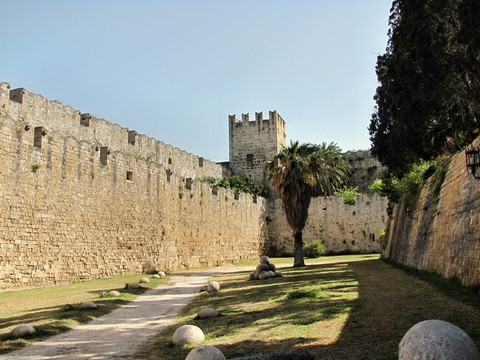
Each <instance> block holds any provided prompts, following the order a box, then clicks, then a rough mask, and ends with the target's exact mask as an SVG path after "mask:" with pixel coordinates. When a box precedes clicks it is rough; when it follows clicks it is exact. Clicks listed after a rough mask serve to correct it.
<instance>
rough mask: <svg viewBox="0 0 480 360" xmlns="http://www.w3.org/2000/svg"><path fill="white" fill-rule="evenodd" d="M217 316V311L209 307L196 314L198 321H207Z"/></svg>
mask: <svg viewBox="0 0 480 360" xmlns="http://www.w3.org/2000/svg"><path fill="white" fill-rule="evenodd" d="M217 316H218V311H217V310H215V309H214V308H211V307H209V308H203V309H201V310H200V311H199V312H198V317H199V318H200V319H209V318H214V317H217Z"/></svg>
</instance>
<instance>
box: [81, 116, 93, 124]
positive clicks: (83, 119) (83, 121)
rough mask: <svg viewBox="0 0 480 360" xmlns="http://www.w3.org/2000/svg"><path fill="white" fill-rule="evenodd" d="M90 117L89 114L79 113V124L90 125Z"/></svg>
mask: <svg viewBox="0 0 480 360" xmlns="http://www.w3.org/2000/svg"><path fill="white" fill-rule="evenodd" d="M91 119H92V115H90V114H88V113H87V114H80V125H83V126H87V127H89V126H90V120H91Z"/></svg>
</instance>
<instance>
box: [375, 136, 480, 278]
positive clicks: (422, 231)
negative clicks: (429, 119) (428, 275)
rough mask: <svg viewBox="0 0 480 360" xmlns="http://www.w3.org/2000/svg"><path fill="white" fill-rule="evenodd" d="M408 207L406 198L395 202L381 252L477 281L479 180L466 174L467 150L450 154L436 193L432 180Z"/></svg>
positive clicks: (406, 262) (403, 261)
mask: <svg viewBox="0 0 480 360" xmlns="http://www.w3.org/2000/svg"><path fill="white" fill-rule="evenodd" d="M474 145H475V146H479V145H480V138H479V139H477V140H476V141H475V143H474ZM406 209H407V204H405V202H404V201H402V202H400V203H399V204H398V205H396V206H395V209H394V213H393V217H392V220H391V223H390V226H389V231H388V232H389V238H388V243H387V245H386V247H385V250H384V251H383V256H384V257H385V258H388V259H390V260H392V261H395V262H399V263H401V264H404V265H406V266H409V267H412V268H415V269H419V270H427V271H432V272H436V273H438V274H440V275H442V276H443V277H445V278H457V279H459V280H460V281H461V282H462V283H463V284H465V285H480V227H479V225H480V213H479V209H480V180H478V179H475V178H474V177H473V176H472V175H471V174H469V173H467V171H466V166H465V153H464V152H463V151H462V152H459V153H457V154H456V155H455V156H453V158H452V160H451V162H450V165H449V168H448V172H447V174H446V177H445V180H444V181H443V184H442V186H441V189H440V193H439V194H437V193H436V191H435V190H434V184H433V183H432V179H430V180H429V181H428V182H427V184H426V186H425V187H424V188H423V190H422V193H421V195H420V199H419V201H418V203H417V204H416V206H413V207H411V212H410V213H407V211H406Z"/></svg>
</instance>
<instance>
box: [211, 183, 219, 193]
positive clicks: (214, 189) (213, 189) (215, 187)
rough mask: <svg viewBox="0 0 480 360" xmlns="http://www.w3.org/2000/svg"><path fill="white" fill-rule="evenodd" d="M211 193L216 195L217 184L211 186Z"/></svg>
mask: <svg viewBox="0 0 480 360" xmlns="http://www.w3.org/2000/svg"><path fill="white" fill-rule="evenodd" d="M212 195H218V186H216V185H215V186H214V187H212Z"/></svg>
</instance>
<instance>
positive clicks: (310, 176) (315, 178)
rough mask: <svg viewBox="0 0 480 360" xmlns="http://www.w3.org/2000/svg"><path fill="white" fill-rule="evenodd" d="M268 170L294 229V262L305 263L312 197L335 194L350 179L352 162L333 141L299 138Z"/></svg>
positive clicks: (299, 264) (284, 149)
mask: <svg viewBox="0 0 480 360" xmlns="http://www.w3.org/2000/svg"><path fill="white" fill-rule="evenodd" d="M268 170H269V173H270V180H271V182H272V186H273V188H274V189H275V190H276V191H277V193H278V196H279V197H280V198H281V199H282V201H283V205H284V207H285V214H286V216H287V222H288V224H289V225H290V227H291V228H292V230H293V237H294V241H295V242H294V244H295V245H294V249H295V256H294V262H293V266H294V267H298V266H305V262H304V259H303V240H302V230H303V228H304V227H305V224H306V222H307V218H308V208H309V206H310V201H311V199H312V197H317V196H327V195H331V194H333V192H335V190H336V189H338V188H339V187H340V186H341V185H343V184H344V183H345V181H346V180H347V178H348V174H349V166H348V164H347V163H346V162H345V161H344V160H343V157H342V155H341V152H340V148H338V147H337V145H336V144H334V143H330V144H329V145H326V144H325V143H322V144H321V145H315V144H302V145H299V143H298V141H296V142H291V143H290V146H287V147H284V148H283V149H282V150H281V151H280V152H279V153H278V154H277V155H276V156H275V157H274V159H273V161H272V162H271V163H270V164H269V165H268Z"/></svg>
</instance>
